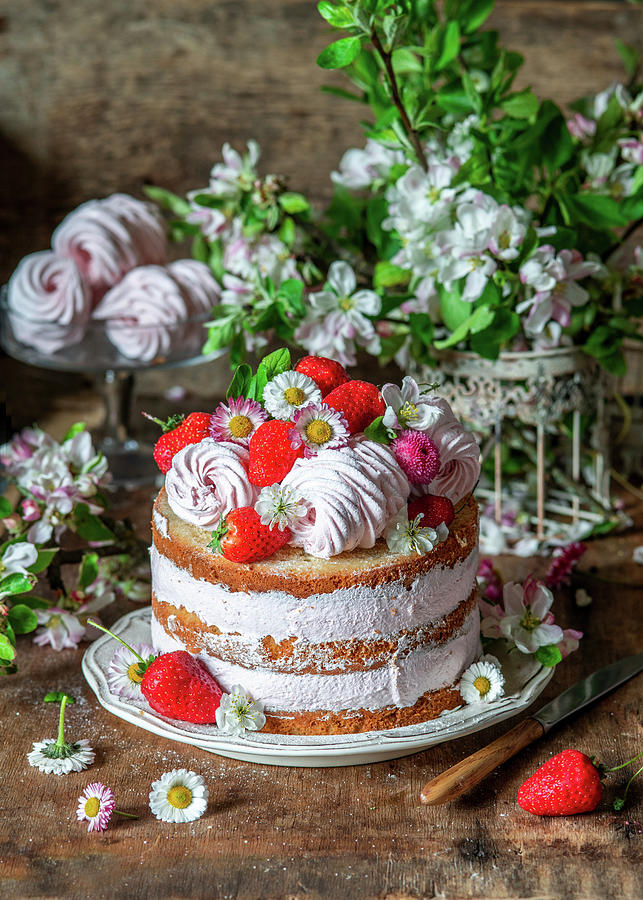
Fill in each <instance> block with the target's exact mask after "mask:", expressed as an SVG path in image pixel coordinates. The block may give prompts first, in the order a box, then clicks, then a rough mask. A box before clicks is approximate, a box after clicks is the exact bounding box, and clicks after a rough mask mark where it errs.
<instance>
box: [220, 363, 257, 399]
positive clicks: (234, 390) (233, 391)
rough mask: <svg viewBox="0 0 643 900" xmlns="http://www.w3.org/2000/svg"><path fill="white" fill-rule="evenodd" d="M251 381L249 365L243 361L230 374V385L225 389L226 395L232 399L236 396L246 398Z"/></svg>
mask: <svg viewBox="0 0 643 900" xmlns="http://www.w3.org/2000/svg"><path fill="white" fill-rule="evenodd" d="M251 381H252V369H251V368H250V366H249V365H247V364H246V363H243V364H242V365H240V366H238V367H237V369H236V370H235V373H234V375H233V376H232V381H231V382H230V386H229V387H228V390H227V391H226V397H228V398H230V397H232V399H233V400H236V399H237V398H238V397H246V398H247V391H248V388H249V387H250V382H251Z"/></svg>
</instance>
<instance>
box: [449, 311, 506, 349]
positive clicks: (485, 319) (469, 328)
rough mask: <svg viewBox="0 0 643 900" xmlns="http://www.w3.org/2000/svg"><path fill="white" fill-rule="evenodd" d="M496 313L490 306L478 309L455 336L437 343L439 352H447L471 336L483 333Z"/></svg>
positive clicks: (457, 330)
mask: <svg viewBox="0 0 643 900" xmlns="http://www.w3.org/2000/svg"><path fill="white" fill-rule="evenodd" d="M469 308H471V307H469ZM493 316H494V312H493V310H492V309H489V307H488V306H479V307H478V309H476V310H474V312H473V313H472V314H471V315H470V316H469V318H468V319H465V321H464V322H462V323H461V324H460V325H458V327H457V328H456V329H455V331H454V332H453V334H451V335H450V336H449V337H448V338H444V339H443V340H441V341H436V342H435V346H436V347H437V349H438V350H446V349H447V348H448V347H455V346H456V345H457V344H459V343H460V341H463V340H464V339H465V338H466V337H468V335H470V334H477V332H479V331H483V330H484V329H485V328H487V327H488V326H489V325H490V324H491V322H492V321H493Z"/></svg>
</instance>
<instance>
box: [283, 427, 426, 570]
mask: <svg viewBox="0 0 643 900" xmlns="http://www.w3.org/2000/svg"><path fill="white" fill-rule="evenodd" d="M364 444H372V442H370V441H365V442H364ZM375 446H377V445H375ZM382 450H384V451H385V452H384V453H380V452H378V451H377V450H374V449H373V448H371V447H366V448H364V446H363V445H360V446H359V448H350V447H343V448H341V449H340V450H322V451H321V452H320V453H318V454H317V455H316V456H312V457H310V458H309V459H299V460H297V462H296V463H295V465H294V466H293V468H292V469H291V470H290V472H289V473H288V475H286V477H285V478H284V480H283V482H282V484H283V485H284V486H288V487H291V488H293V489H294V490H295V491H296V492H297V494H299V495H300V496H301V497H302V498H303V502H304V503H305V505H307V506H308V508H309V512H308V515H307V516H306V517H305V518H303V519H300V520H299V521H297V522H295V523H294V525H293V526H292V527H291V531H292V534H293V537H292V541H291V543H292V544H293V545H294V546H295V547H302V548H303V549H304V550H305V551H306V552H307V553H310V554H312V555H313V556H319V557H323V558H325V559H328V558H329V557H331V556H336V555H337V554H338V553H343V552H344V551H346V550H353V549H354V548H355V547H372V546H373V545H374V543H375V541H376V540H377V538H378V537H379V536H380V535H381V534H382V532H383V531H384V529H385V527H386V525H387V523H388V521H389V519H390V514H389V510H390V509H397V511H399V509H400V508H401V506H403V505H404V503H405V502H406V498H407V497H408V494H409V485H408V481H407V480H406V476H405V475H404V473H403V472H402V471H401V469H400V470H399V475H398V473H397V472H396V471H395V468H396V467H397V469H399V466H397V463H396V462H395V457H394V456H393V454H392V453H391V452H390V451H389V450H388V448H382ZM400 476H401V477H400ZM394 486H397V487H400V488H401V489H402V495H401V496H400V494H399V492H398V493H397V496H394V491H395V487H394Z"/></svg>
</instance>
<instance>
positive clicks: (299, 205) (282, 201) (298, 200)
mask: <svg viewBox="0 0 643 900" xmlns="http://www.w3.org/2000/svg"><path fill="white" fill-rule="evenodd" d="M279 205H280V206H281V208H282V209H283V210H284V211H285V212H287V213H290V214H291V215H292V214H293V213H301V212H308V210H309V209H310V203H309V202H308V200H306V198H305V197H304V195H303V194H296V193H295V192H294V191H286V193H284V194H281V195H280V196H279Z"/></svg>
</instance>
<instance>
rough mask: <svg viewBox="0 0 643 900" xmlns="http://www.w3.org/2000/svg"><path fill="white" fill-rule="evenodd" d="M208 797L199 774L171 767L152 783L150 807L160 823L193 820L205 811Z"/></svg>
mask: <svg viewBox="0 0 643 900" xmlns="http://www.w3.org/2000/svg"><path fill="white" fill-rule="evenodd" d="M208 796H209V794H208V789H207V787H206V785H205V781H204V780H203V778H202V777H201V776H200V775H197V774H196V773H195V772H189V771H188V770H187V769H173V770H172V771H171V772H165V774H163V775H161V777H160V778H159V779H158V781H154V782H153V783H152V790H151V791H150V809H151V810H152V812H153V813H154V815H155V816H156V818H157V819H159V820H160V821H161V822H174V823H177V822H194V821H195V820H196V819H200V818H201V816H202V815H203V813H204V812H205V810H206V807H207V805H208Z"/></svg>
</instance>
